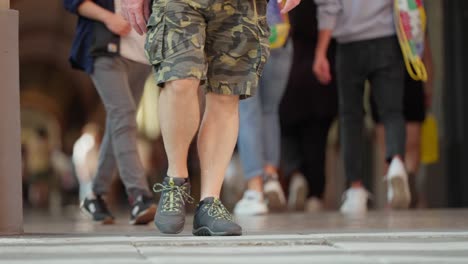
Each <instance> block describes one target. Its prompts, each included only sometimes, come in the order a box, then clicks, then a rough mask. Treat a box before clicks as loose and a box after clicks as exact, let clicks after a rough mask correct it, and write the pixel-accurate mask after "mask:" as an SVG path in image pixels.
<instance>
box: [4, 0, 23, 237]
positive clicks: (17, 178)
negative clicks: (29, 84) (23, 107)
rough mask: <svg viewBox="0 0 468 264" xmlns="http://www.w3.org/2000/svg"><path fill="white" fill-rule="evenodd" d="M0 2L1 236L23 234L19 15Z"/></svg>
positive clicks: (7, 3)
mask: <svg viewBox="0 0 468 264" xmlns="http://www.w3.org/2000/svg"><path fill="white" fill-rule="evenodd" d="M9 6H10V2H9V1H7V0H0V25H1V26H0V39H1V41H0V91H1V94H0V235H12V234H20V233H22V232H23V201H22V188H21V143H20V139H21V135H20V133H21V128H20V100H19V54H18V11H15V10H10V9H9Z"/></svg>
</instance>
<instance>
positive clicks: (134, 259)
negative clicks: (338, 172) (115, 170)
mask: <svg viewBox="0 0 468 264" xmlns="http://www.w3.org/2000/svg"><path fill="white" fill-rule="evenodd" d="M126 217H127V215H121V217H120V219H119V221H118V222H117V224H116V225H113V226H102V225H96V224H92V223H90V222H89V221H87V220H84V219H82V218H81V217H78V216H76V215H75V214H72V215H71V216H65V217H55V218H54V217H47V216H42V215H37V214H32V215H30V214H26V219H27V223H26V225H25V229H26V232H27V234H26V235H24V236H20V237H3V238H0V263H1V264H3V263H21V264H23V263H47V264H55V263H67V264H68V263H70V264H75V263H80V264H81V263H83V264H84V263H126V264H133V263H135V264H144V263H145V264H149V263H171V264H172V263H174V264H175V263H184V264H187V263H203V264H208V263H216V264H222V263H268V264H273V263H281V264H283V263H286V264H292V263H465V264H466V263H468V210H451V211H415V212H392V213H388V212H372V213H369V214H368V215H367V216H366V217H364V218H360V219H359V218H355V219H347V218H344V217H343V216H341V215H340V214H338V213H323V214H313V215H305V214H279V215H272V216H269V217H267V216H262V217H249V218H242V219H239V222H240V223H241V224H242V225H243V227H244V233H245V235H244V236H242V237H215V238H206V237H193V236H191V234H190V231H191V226H190V225H191V219H190V218H188V222H187V226H186V228H185V230H184V232H183V233H182V234H181V235H177V236H162V235H161V234H160V233H159V232H157V231H156V230H155V229H154V227H153V225H148V226H143V227H134V226H130V225H128V224H127V223H126V221H127V219H126Z"/></svg>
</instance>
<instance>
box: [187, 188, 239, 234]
mask: <svg viewBox="0 0 468 264" xmlns="http://www.w3.org/2000/svg"><path fill="white" fill-rule="evenodd" d="M192 233H193V234H194V235H195V236H240V235H242V228H241V227H240V226H239V225H238V224H236V223H235V222H234V220H233V219H232V216H231V214H230V213H229V212H228V210H227V209H226V207H224V205H223V204H222V203H221V201H220V200H219V199H217V198H213V197H208V198H205V199H204V200H203V201H201V202H200V203H199V204H198V207H197V210H196V212H195V216H194V219H193V231H192Z"/></svg>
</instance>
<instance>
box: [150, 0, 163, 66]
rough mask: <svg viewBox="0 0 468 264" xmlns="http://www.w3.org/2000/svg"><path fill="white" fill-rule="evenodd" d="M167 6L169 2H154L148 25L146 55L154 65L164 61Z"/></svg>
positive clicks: (160, 0) (158, 0) (156, 0)
mask: <svg viewBox="0 0 468 264" xmlns="http://www.w3.org/2000/svg"><path fill="white" fill-rule="evenodd" d="M166 4H167V0H155V1H153V6H152V12H151V16H150V18H149V20H148V24H147V29H148V32H147V34H146V42H145V53H146V57H147V58H148V60H149V62H150V63H151V64H152V65H157V64H159V63H161V62H162V61H163V50H164V41H163V40H164V29H165V22H164V20H165V18H164V17H165V12H166Z"/></svg>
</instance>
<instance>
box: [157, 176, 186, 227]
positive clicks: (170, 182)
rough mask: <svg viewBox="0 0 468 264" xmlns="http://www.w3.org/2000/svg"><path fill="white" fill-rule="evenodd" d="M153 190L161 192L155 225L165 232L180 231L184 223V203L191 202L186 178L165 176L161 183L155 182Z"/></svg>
mask: <svg viewBox="0 0 468 264" xmlns="http://www.w3.org/2000/svg"><path fill="white" fill-rule="evenodd" d="M153 190H154V192H160V193H161V198H160V199H159V204H158V211H157V212H156V216H155V218H154V223H155V225H156V227H157V228H158V229H159V231H161V233H165V234H178V233H180V232H182V230H183V229H184V225H185V203H186V202H189V203H192V202H193V198H192V197H191V196H190V182H189V181H188V179H187V180H186V179H184V178H172V177H165V178H164V181H163V183H162V184H160V183H158V184H156V185H155V186H154V187H153Z"/></svg>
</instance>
